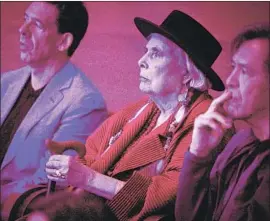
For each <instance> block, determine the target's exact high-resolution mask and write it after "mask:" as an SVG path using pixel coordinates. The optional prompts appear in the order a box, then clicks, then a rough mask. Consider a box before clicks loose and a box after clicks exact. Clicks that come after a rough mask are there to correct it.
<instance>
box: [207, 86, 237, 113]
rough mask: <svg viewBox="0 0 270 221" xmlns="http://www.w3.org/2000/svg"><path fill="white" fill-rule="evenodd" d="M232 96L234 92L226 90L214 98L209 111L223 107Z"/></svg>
mask: <svg viewBox="0 0 270 221" xmlns="http://www.w3.org/2000/svg"><path fill="white" fill-rule="evenodd" d="M231 98H232V93H231V92H230V91H225V92H224V93H223V94H222V95H221V96H219V97H217V98H216V99H214V100H213V102H212V104H211V105H210V107H209V109H208V110H209V111H216V110H217V109H218V108H219V107H221V106H222V105H223V104H224V103H225V102H226V101H228V100H229V99H231Z"/></svg>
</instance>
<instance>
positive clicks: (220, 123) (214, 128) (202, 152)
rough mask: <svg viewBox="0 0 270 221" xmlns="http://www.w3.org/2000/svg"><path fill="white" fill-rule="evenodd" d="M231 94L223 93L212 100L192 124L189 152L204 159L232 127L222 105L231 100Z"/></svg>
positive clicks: (231, 122)
mask: <svg viewBox="0 0 270 221" xmlns="http://www.w3.org/2000/svg"><path fill="white" fill-rule="evenodd" d="M231 97H232V94H231V92H229V91H225V92H224V93H223V94H222V95H221V96H220V97H218V98H216V99H215V100H213V102H212V104H211V105H210V107H209V109H208V110H207V111H206V112H205V113H204V114H201V115H199V116H198V117H197V118H196V120H195V123H194V129H193V134H192V142H191V145H190V152H191V153H193V154H195V155H196V156H199V157H205V156H207V155H209V153H210V152H211V151H212V150H213V149H214V148H215V147H217V146H218V144H219V143H220V142H221V140H222V138H223V136H224V134H225V131H226V130H227V129H229V128H231V127H232V126H233V121H232V119H231V118H230V116H228V115H227V114H226V112H225V111H224V108H223V105H224V103H225V102H226V101H228V100H229V99H231Z"/></svg>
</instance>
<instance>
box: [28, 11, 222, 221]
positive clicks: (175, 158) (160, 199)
mask: <svg viewBox="0 0 270 221" xmlns="http://www.w3.org/2000/svg"><path fill="white" fill-rule="evenodd" d="M135 24H136V26H137V28H138V29H139V30H140V32H141V33H142V34H143V35H144V36H145V37H146V38H147V40H148V43H147V44H146V53H145V54H144V55H143V57H142V58H141V59H140V60H139V62H138V64H139V67H140V90H141V91H142V92H144V93H145V94H147V95H148V96H149V97H148V98H146V99H142V100H141V101H139V102H138V103H136V104H133V105H131V106H129V107H127V108H126V109H124V110H122V111H120V112H118V113H116V114H114V115H113V116H112V117H110V118H109V119H108V120H107V121H106V122H105V123H104V124H103V125H102V126H101V127H100V128H98V129H97V130H96V132H95V133H94V134H93V135H91V136H90V137H89V138H88V140H87V142H86V155H85V157H84V160H83V161H82V160H78V158H74V157H70V156H64V155H52V156H51V157H50V159H49V161H48V163H47V165H46V172H47V174H48V178H49V179H50V180H53V181H56V182H62V183H67V184H69V185H71V186H73V187H75V189H76V190H75V191H74V193H73V194H74V195H76V194H75V193H78V194H79V195H80V193H79V192H81V191H82V190H85V192H89V193H91V194H94V195H96V196H100V197H102V198H103V199H104V202H105V204H106V207H108V208H109V209H110V210H111V211H112V213H113V214H114V215H115V216H116V217H117V219H118V220H160V219H166V220H172V219H173V216H174V215H173V214H174V201H175V197H176V191H177V184H178V176H179V173H180V171H181V167H182V162H183V158H184V153H185V152H186V151H187V149H188V147H189V145H190V142H191V135H192V129H193V123H194V119H195V117H196V116H198V115H199V114H201V113H203V112H205V111H206V110H207V109H208V107H209V105H210V103H211V100H212V99H211V97H210V96H209V95H208V93H207V91H208V89H209V88H210V87H212V89H214V90H218V91H221V90H223V89H224V85H223V83H222V81H221V80H220V78H219V77H218V76H217V74H216V73H215V72H214V71H213V70H212V69H211V65H212V64H213V63H214V61H215V60H216V58H217V57H218V55H219V54H220V52H221V46H220V44H219V43H218V41H217V40H216V39H215V38H214V37H213V36H212V35H211V34H210V33H209V32H208V31H207V30H206V29H205V28H204V27H202V26H201V25H200V24H199V23H198V22H197V21H195V20H194V19H193V18H191V17H190V16H188V15H186V14H185V13H183V12H180V11H173V12H172V13H171V14H170V15H169V16H168V17H167V18H166V19H165V21H164V22H163V23H162V24H161V25H160V26H157V25H155V24H153V23H151V22H150V21H147V20H145V19H142V18H135ZM223 141H224V142H223V143H221V147H222V146H224V144H225V143H226V141H225V139H224V140H223ZM48 145H49V146H50V148H52V149H57V148H62V147H64V146H72V145H74V144H73V143H72V142H65V143H56V142H53V141H51V142H49V143H48ZM75 145H76V144H75ZM85 192H84V194H85ZM56 195H57V194H56ZM69 195H70V193H69ZM76 196H78V195H76ZM71 198H72V197H71ZM71 198H70V197H66V199H65V197H64V198H62V200H60V201H61V202H60V203H61V208H62V210H61V212H60V211H59V210H57V209H55V214H60V213H61V214H63V213H64V211H65V209H64V207H65V204H69V203H68V202H69V200H71ZM49 199H50V197H49V198H48V199H47V200H49ZM54 204H55V201H54ZM78 205H80V207H81V205H82V204H81V203H79V204H78ZM87 205H88V204H86V207H87ZM73 206H74V210H73V211H77V210H76V203H73ZM46 207H48V204H47V206H46ZM69 208H70V207H69ZM51 209H52V208H50V211H51ZM40 211H43V213H42V214H43V217H45V218H46V217H47V220H56V219H53V218H51V217H52V216H51V215H48V213H47V214H46V208H43V209H40ZM68 211H70V210H68ZM40 214H41V213H40V212H39V213H33V214H32V215H31V217H30V218H29V220H37V216H39V218H40ZM50 214H51V213H50ZM71 217H72V212H68V213H67V214H66V219H65V220H70V219H71ZM44 220H46V219H44Z"/></svg>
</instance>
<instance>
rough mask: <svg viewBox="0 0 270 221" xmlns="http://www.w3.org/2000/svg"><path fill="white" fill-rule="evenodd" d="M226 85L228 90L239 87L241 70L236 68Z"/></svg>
mask: <svg viewBox="0 0 270 221" xmlns="http://www.w3.org/2000/svg"><path fill="white" fill-rule="evenodd" d="M226 85H227V87H228V88H234V87H237V86H238V85H239V70H238V69H237V68H235V69H234V70H233V71H232V72H231V73H230V75H229V77H228V78H227V80H226Z"/></svg>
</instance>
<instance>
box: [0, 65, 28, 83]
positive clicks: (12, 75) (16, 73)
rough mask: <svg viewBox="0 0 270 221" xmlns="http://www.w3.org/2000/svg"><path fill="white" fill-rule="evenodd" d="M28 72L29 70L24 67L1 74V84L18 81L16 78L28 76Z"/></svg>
mask: <svg viewBox="0 0 270 221" xmlns="http://www.w3.org/2000/svg"><path fill="white" fill-rule="evenodd" d="M29 71H30V68H29V67H28V66H24V67H21V68H18V69H14V70H11V71H7V72H3V73H1V83H2V82H6V81H13V80H16V81H17V80H18V77H20V76H21V75H22V74H28V73H29Z"/></svg>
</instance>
